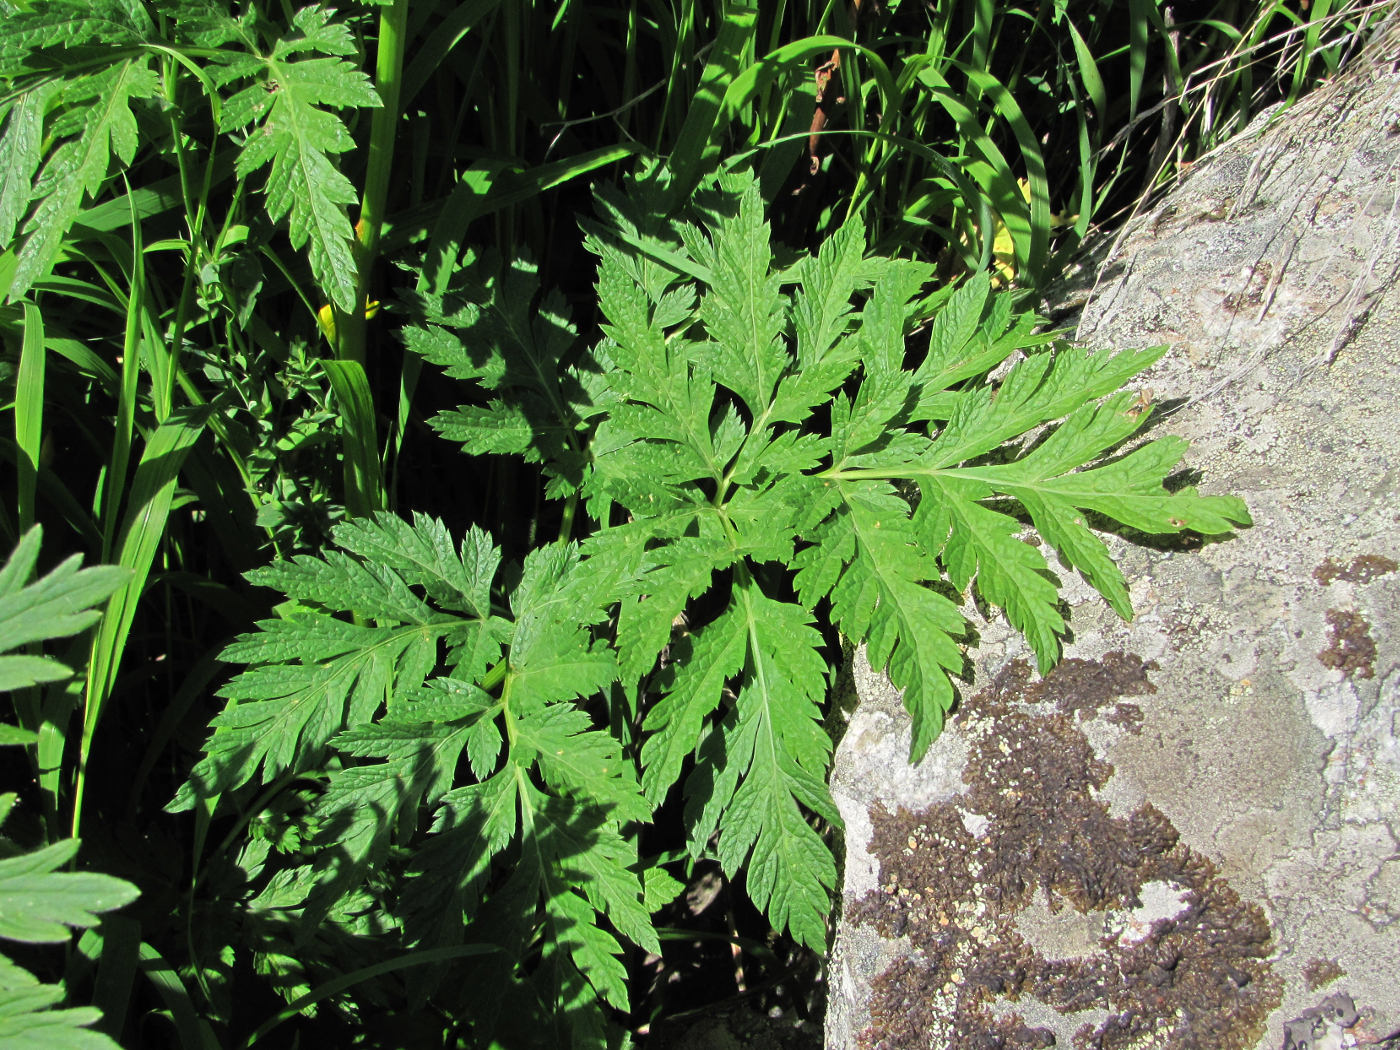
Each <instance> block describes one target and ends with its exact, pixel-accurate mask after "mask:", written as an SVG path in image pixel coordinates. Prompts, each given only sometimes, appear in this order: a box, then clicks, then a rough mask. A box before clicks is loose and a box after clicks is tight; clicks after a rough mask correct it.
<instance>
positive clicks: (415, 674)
mask: <svg viewBox="0 0 1400 1050" xmlns="http://www.w3.org/2000/svg"><path fill="white" fill-rule="evenodd" d="M333 538H334V539H335V540H336V541H337V542H338V543H342V544H343V546H345V547H347V548H350V549H351V550H355V551H357V552H359V551H363V552H364V553H350V552H349V551H347V550H331V551H327V552H326V553H324V554H322V555H320V556H316V557H312V556H301V557H298V558H296V559H294V560H292V561H288V562H278V563H274V564H273V565H271V566H268V567H267V568H265V569H260V570H257V571H255V572H253V573H250V574H249V578H250V579H251V580H253V581H254V582H256V583H261V584H264V585H267V586H272V587H276V588H278V589H280V590H281V591H282V592H283V593H285V594H286V595H288V597H291V598H294V599H299V600H301V601H303V602H305V603H308V604H305V605H302V606H300V607H299V608H297V609H296V610H295V611H293V612H291V613H290V614H289V618H287V619H282V620H267V621H263V622H262V623H260V624H259V625H258V626H259V628H260V630H259V631H258V632H256V633H251V634H245V635H243V636H241V637H240V638H238V639H237V640H236V641H235V642H234V643H233V644H232V645H230V646H228V648H226V649H225V650H224V653H223V658H224V659H225V660H229V661H233V662H238V663H244V664H248V665H250V666H249V667H248V668H247V670H244V671H243V672H242V673H240V674H239V675H237V676H236V677H235V678H234V679H233V680H232V681H230V682H229V683H228V684H227V685H226V686H224V687H223V688H222V689H221V690H220V691H219V695H220V696H223V697H225V698H227V699H228V701H229V704H228V706H227V707H226V708H225V709H224V711H223V712H222V713H221V714H219V715H218V716H217V717H216V718H215V719H214V720H213V723H212V725H213V729H214V732H213V734H212V735H211V736H210V739H209V742H208V744H207V745H206V747H205V752H206V753H205V757H204V758H203V759H202V760H201V761H200V762H199V763H198V764H197V765H196V766H195V768H194V771H193V772H192V773H191V779H190V781H189V782H188V783H186V784H185V785H184V786H183V787H182V788H181V789H180V791H179V792H178V793H177V795H176V797H175V799H174V801H173V802H172V803H171V807H172V808H173V809H175V810H179V809H186V808H189V807H190V806H192V805H193V804H194V802H195V799H196V798H197V797H198V796H200V795H203V796H204V797H214V796H217V795H220V794H222V793H223V792H226V791H230V790H233V789H234V788H237V787H240V786H241V785H243V784H244V783H246V782H247V781H248V780H249V779H250V778H251V777H253V776H254V775H255V774H256V773H257V772H258V771H259V769H261V770H262V772H263V775H264V776H265V777H274V776H278V775H280V774H282V773H284V772H288V771H300V770H303V769H307V768H310V767H311V766H312V765H314V764H315V763H316V762H318V761H319V760H320V759H321V756H322V755H323V753H324V751H325V748H326V746H327V744H328V743H329V742H330V740H331V738H332V737H334V736H335V735H336V734H337V733H340V732H341V731H342V730H343V729H347V728H354V727H356V726H359V725H362V724H364V723H367V722H370V721H371V720H372V719H374V718H375V717H376V716H377V714H378V713H379V712H380V711H381V710H382V709H384V707H385V705H386V704H390V703H391V702H392V699H393V697H394V696H396V695H405V694H408V693H410V692H411V691H412V690H414V689H417V688H418V687H419V686H421V685H422V684H423V682H424V681H425V680H426V679H427V677H428V676H429V675H430V674H431V673H432V672H433V670H434V669H435V668H436V666H437V664H438V661H439V658H440V657H441V655H442V653H441V646H443V645H446V647H447V650H448V654H447V658H448V660H449V661H450V662H452V663H455V664H457V665H458V667H459V670H465V671H466V673H468V674H474V673H477V672H480V671H482V670H484V669H485V665H486V664H487V663H489V662H492V661H494V659H495V657H496V654H498V653H499V651H500V640H501V638H502V637H503V635H504V622H503V621H501V620H499V619H497V618H495V617H493V616H490V615H489V614H488V613H487V611H486V610H485V609H483V608H482V607H483V606H487V607H488V608H489V601H484V600H483V599H484V598H486V596H488V595H489V593H490V588H491V583H492V578H493V577H494V575H495V572H496V568H497V565H498V563H499V558H498V556H497V555H496V553H495V551H494V549H492V548H490V546H489V544H486V543H485V542H484V537H483V536H482V535H481V534H480V533H469V534H468V536H467V538H466V539H465V540H464V541H463V542H462V545H461V548H460V550H459V552H458V553H456V554H453V553H452V551H451V544H450V541H448V540H447V539H446V537H445V533H444V531H443V530H442V527H441V525H440V524H438V523H436V522H433V521H431V520H430V519H425V518H419V519H417V522H416V527H409V526H407V525H406V524H405V523H402V522H393V521H391V520H388V516H387V515H384V516H380V517H379V518H377V519H372V520H371V522H369V523H366V522H352V523H350V524H348V525H343V526H340V527H338V528H337V529H336V531H335V532H334V533H333ZM434 566H441V568H442V569H443V570H444V571H443V573H442V574H441V575H438V574H436V573H434V572H432V569H433V567H434ZM420 591H421V592H422V593H419V592H420ZM433 596H436V597H437V598H438V599H440V600H443V605H444V606H446V607H447V610H459V609H463V608H465V609H466V610H468V611H467V612H466V613H465V614H463V613H462V612H459V611H447V610H444V609H443V608H442V607H435V605H434V602H433V600H432V598H433ZM313 602H314V603H315V604H314V605H312V604H309V603H313ZM347 615H354V616H356V617H359V618H360V619H361V620H363V621H373V622H372V623H366V622H352V621H348V620H346V619H343V618H341V617H344V616H347Z"/></svg>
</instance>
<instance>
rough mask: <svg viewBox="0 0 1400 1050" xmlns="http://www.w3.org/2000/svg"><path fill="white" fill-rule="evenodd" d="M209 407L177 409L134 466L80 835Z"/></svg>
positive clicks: (93, 671)
mask: <svg viewBox="0 0 1400 1050" xmlns="http://www.w3.org/2000/svg"><path fill="white" fill-rule="evenodd" d="M210 411H211V410H210V409H209V407H208V406H201V407H199V408H178V409H176V410H175V411H173V412H171V414H170V417H169V418H168V419H167V420H166V421H165V422H164V423H162V424H161V425H160V427H159V428H158V429H157V430H156V432H155V433H154V434H153V435H152V436H151V438H150V440H149V441H147V442H146V447H145V450H144V452H143V453H142V455H141V462H140V463H139V464H137V467H136V477H135V480H134V481H133V482H132V486H131V495H130V497H129V499H128V502H127V514H126V521H125V524H124V526H123V528H122V541H121V551H120V555H119V556H118V558H117V564H118V565H121V566H123V567H124V568H128V569H130V570H131V571H132V575H131V578H130V579H128V580H127V582H126V584H125V585H124V586H123V587H121V588H120V589H119V590H118V591H117V592H116V593H115V594H114V595H112V598H111V600H110V601H109V602H108V603H107V609H106V611H105V613H104V614H103V617H102V621H101V623H100V624H99V625H98V628H97V633H96V636H95V637H94V638H93V641H92V656H91V659H90V660H89V662H88V674H87V684H86V689H85V692H84V697H83V735H82V741H81V745H80V749H79V753H78V777H77V783H76V786H75V793H74V798H73V831H74V837H77V834H76V833H77V832H78V831H79V829H80V827H81V824H82V806H83V786H84V781H85V778H86V772H87V760H88V755H89V753H90V752H91V750H92V741H93V737H94V735H95V734H96V732H97V723H98V721H99V720H100V719H101V717H102V711H103V708H104V707H105V706H106V703H107V700H108V698H109V697H110V696H111V693H112V687H113V686H114V685H115V684H116V678H117V671H118V669H119V668H120V666H121V659H122V653H123V651H124V649H125V648H126V641H127V637H128V636H129V635H130V633H131V624H132V621H133V620H134V619H135V617H136V605H137V603H138V602H139V601H140V599H141V595H142V593H143V592H144V591H145V589H146V583H147V581H148V580H149V579H150V574H151V566H152V565H153V564H154V562H155V557H156V551H157V550H158V549H159V547H160V544H161V541H162V540H163V539H164V538H165V523H166V520H167V519H168V518H169V516H170V506H171V502H172V500H173V498H174V495H175V479H176V478H177V477H178V476H179V473H180V467H181V466H182V465H183V464H184V461H185V457H186V456H187V455H188V454H189V451H190V449H191V448H193V447H194V443H195V442H196V441H197V440H198V439H199V436H200V435H201V434H202V433H203V432H204V427H205V424H206V423H207V422H208V420H209V415H210Z"/></svg>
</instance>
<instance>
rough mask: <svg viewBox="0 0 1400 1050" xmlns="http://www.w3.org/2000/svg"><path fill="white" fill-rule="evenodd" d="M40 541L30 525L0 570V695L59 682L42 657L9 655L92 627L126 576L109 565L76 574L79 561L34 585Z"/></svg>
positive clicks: (60, 671) (62, 673) (61, 673)
mask: <svg viewBox="0 0 1400 1050" xmlns="http://www.w3.org/2000/svg"><path fill="white" fill-rule="evenodd" d="M42 536H43V532H42V530H41V529H40V528H39V526H37V525H36V526H35V527H34V528H32V529H30V530H29V531H28V532H26V533H25V534H24V535H23V536H22V537H20V541H19V545H18V546H16V547H15V549H14V552H13V553H12V554H11V555H10V557H9V559H8V560H7V561H6V562H5V565H4V567H3V568H0V654H7V655H0V692H6V691H9V690H12V689H20V688H23V687H24V686H28V685H34V684H36V683H38V682H53V681H61V680H62V679H64V678H67V677H68V675H69V673H70V672H69V670H68V668H66V667H64V666H63V665H62V664H60V663H58V662H57V661H55V660H52V659H49V658H48V657H42V656H32V655H20V654H11V653H10V650H13V649H18V648H19V647H20V646H24V645H29V644H31V643H33V642H41V641H47V640H48V639H50V638H65V637H67V636H69V635H72V634H77V633H78V632H79V631H81V630H83V629H84V628H85V627H88V626H89V625H91V624H93V623H95V622H96V621H97V620H98V619H99V618H100V617H101V613H100V612H99V611H98V610H97V609H95V608H94V606H96V605H98V604H99V603H101V602H102V601H103V600H104V599H106V598H108V597H109V596H110V595H111V594H112V592H113V591H115V590H116V589H117V588H118V587H120V586H121V585H122V584H123V583H125V582H126V580H127V578H128V577H129V576H130V575H131V573H130V572H129V571H128V570H126V569H123V568H120V567H118V566H114V565H101V566H97V567H95V568H91V569H82V568H79V566H80V565H81V564H82V558H81V557H79V556H78V555H74V556H73V557H71V558H67V559H65V560H64V561H62V562H61V563H59V565H58V566H57V567H55V568H54V569H53V570H52V571H51V572H49V573H48V574H47V575H44V576H41V577H40V578H39V579H37V580H34V579H33V576H34V568H35V566H36V565H37V563H38V559H39V543H40V540H41V538H42Z"/></svg>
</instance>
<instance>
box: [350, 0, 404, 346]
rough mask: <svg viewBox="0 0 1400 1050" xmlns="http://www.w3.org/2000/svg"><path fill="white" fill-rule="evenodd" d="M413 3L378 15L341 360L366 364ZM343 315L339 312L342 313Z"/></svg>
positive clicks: (400, 2) (396, 2) (397, 5)
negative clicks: (373, 278)
mask: <svg viewBox="0 0 1400 1050" xmlns="http://www.w3.org/2000/svg"><path fill="white" fill-rule="evenodd" d="M407 30H408V0H394V2H393V3H392V4H390V5H389V6H388V7H386V8H383V9H382V12H381V14H380V16H379V44H378V48H377V53H376V55H375V68H374V86H375V90H377V91H378V92H379V98H380V100H381V101H382V102H383V103H384V105H383V106H382V107H381V108H379V109H376V110H375V111H374V116H373V117H372V118H371V121H370V129H369V157H368V160H367V162H366V164H365V188H364V194H363V195H362V197H361V198H360V221H359V222H357V223H356V224H355V234H356V236H357V238H358V240H359V244H358V248H357V250H356V252H355V256H356V263H357V266H356V270H357V273H356V277H355V307H354V309H353V310H351V311H350V312H349V314H342V315H341V316H338V317H337V318H336V356H337V357H338V358H340V359H341V360H342V361H358V362H359V363H360V364H364V362H365V304H366V302H367V301H368V297H369V282H370V275H371V272H372V271H373V269H374V262H375V258H376V256H377V255H378V253H379V230H380V227H381V226H383V224H384V205H385V201H386V200H387V199H388V196H389V177H390V175H392V174H393V166H394V136H395V133H396V132H397V131H398V126H399V93H400V90H401V88H402V86H403V55H404V48H405V46H406V44H407V42H408V41H407V36H408V33H407ZM337 313H339V311H337Z"/></svg>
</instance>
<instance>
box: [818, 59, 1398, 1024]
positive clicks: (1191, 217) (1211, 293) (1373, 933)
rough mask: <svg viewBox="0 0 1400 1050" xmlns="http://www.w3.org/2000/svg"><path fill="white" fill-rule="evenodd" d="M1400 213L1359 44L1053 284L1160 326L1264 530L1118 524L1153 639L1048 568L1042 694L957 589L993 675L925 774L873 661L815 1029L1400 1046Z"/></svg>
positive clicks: (1204, 457) (845, 797) (848, 783)
mask: <svg viewBox="0 0 1400 1050" xmlns="http://www.w3.org/2000/svg"><path fill="white" fill-rule="evenodd" d="M1392 50H1393V47H1392ZM1374 56H1375V51H1374V49H1373V51H1372V57H1373V59H1374ZM1397 232H1400V75H1397V74H1396V73H1395V72H1394V71H1393V70H1391V69H1390V68H1389V66H1387V65H1386V64H1384V63H1380V62H1377V61H1371V62H1370V63H1367V64H1364V65H1362V66H1361V67H1360V68H1359V69H1355V70H1353V72H1352V73H1351V74H1350V75H1348V76H1344V77H1343V78H1342V79H1341V80H1339V81H1338V82H1336V83H1335V84H1333V85H1331V86H1330V87H1328V88H1326V89H1324V90H1322V91H1319V92H1318V93H1316V94H1314V95H1313V96H1311V97H1310V98H1308V99H1305V100H1304V101H1303V102H1301V103H1299V104H1298V105H1297V106H1295V107H1294V108H1293V109H1292V110H1290V111H1288V112H1287V113H1285V114H1283V115H1282V116H1280V117H1278V118H1277V119H1276V120H1272V121H1271V120H1269V119H1266V120H1263V121H1260V122H1258V123H1257V124H1256V125H1255V126H1254V127H1252V128H1251V129H1250V131H1248V132H1247V133H1245V134H1244V135H1242V136H1240V137H1239V138H1237V139H1236V140H1234V141H1233V142H1232V143H1230V144H1227V146H1225V147H1223V148H1222V149H1221V150H1219V151H1217V153H1216V154H1215V155H1213V156H1212V157H1210V158H1208V159H1206V160H1204V161H1202V162H1200V163H1198V164H1197V165H1196V166H1195V167H1194V168H1193V170H1192V173H1191V174H1190V176H1189V177H1188V178H1186V179H1185V180H1184V181H1183V182H1182V184H1181V185H1180V186H1179V187H1178V188H1177V189H1175V190H1174V191H1173V192H1172V193H1171V194H1169V195H1168V196H1167V197H1166V198H1165V199H1164V200H1163V201H1162V203H1161V204H1160V205H1159V206H1158V207H1157V208H1156V209H1154V210H1153V211H1151V212H1150V213H1148V214H1146V215H1143V216H1141V217H1140V218H1139V219H1138V220H1136V221H1135V222H1134V223H1133V224H1131V225H1130V227H1129V229H1128V230H1127V231H1126V235H1125V236H1124V237H1123V238H1122V239H1121V241H1120V242H1119V243H1117V244H1116V245H1113V246H1111V247H1112V250H1111V252H1110V251H1108V250H1107V246H1106V249H1105V250H1104V251H1102V252H1101V253H1100V255H1099V257H1097V258H1091V259H1090V260H1089V262H1088V263H1086V265H1085V267H1084V269H1083V271H1082V275H1081V276H1080V278H1079V280H1080V282H1081V291H1080V293H1079V294H1078V295H1077V296H1076V293H1075V292H1074V291H1073V289H1072V288H1070V289H1068V290H1066V291H1063V292H1062V293H1061V296H1062V297H1061V300H1060V301H1061V302H1064V301H1075V300H1076V299H1078V300H1079V301H1081V302H1084V303H1085V304H1086V305H1084V307H1083V312H1082V317H1081V319H1080V322H1079V336H1080V338H1082V339H1084V340H1086V341H1087V342H1089V343H1091V344H1093V345H1101V346H1108V347H1117V346H1140V345H1148V344H1155V343H1163V342H1165V343H1170V344H1171V345H1172V347H1173V349H1172V352H1171V353H1169V354H1168V355H1167V356H1166V357H1165V358H1164V359H1163V360H1162V361H1161V362H1160V363H1159V364H1158V365H1157V366H1155V367H1154V369H1153V370H1152V372H1151V373H1150V374H1148V375H1146V376H1145V377H1143V379H1142V385H1143V386H1145V387H1146V388H1149V389H1150V390H1151V391H1152V396H1153V398H1154V400H1155V402H1156V403H1157V404H1159V405H1160V406H1162V408H1163V411H1162V412H1161V413H1160V414H1159V417H1158V420H1157V422H1156V423H1155V427H1156V432H1157V433H1176V434H1181V435H1183V436H1185V437H1187V438H1189V439H1190V440H1191V441H1192V451H1191V454H1190V455H1189V457H1188V461H1187V465H1188V466H1189V467H1190V468H1191V469H1193V470H1195V471H1198V472H1199V473H1200V482H1199V484H1200V488H1201V489H1202V491H1204V492H1220V493H1225V492H1228V493H1234V494H1237V495H1240V496H1242V497H1243V498H1244V499H1245V501H1246V502H1247V504H1248V505H1249V507H1250V511H1251V513H1252V514H1253V516H1254V520H1255V525H1254V527H1253V528H1251V529H1246V530H1242V531H1241V532H1240V533H1239V534H1238V535H1237V536H1235V537H1234V538H1231V539H1229V540H1227V541H1224V542H1219V543H1210V544H1206V545H1200V546H1198V548H1197V549H1183V547H1182V546H1180V545H1177V546H1175V547H1173V546H1170V545H1163V546H1158V547H1140V546H1132V545H1129V544H1127V543H1123V542H1116V543H1115V547H1114V551H1115V556H1116V557H1118V558H1119V559H1120V563H1121V564H1122V566H1123V569H1124V572H1125V574H1126V576H1127V578H1128V579H1129V581H1130V582H1131V583H1132V597H1133V605H1134V608H1135V610H1136V614H1137V615H1136V618H1135V619H1134V621H1133V622H1132V623H1123V622H1121V621H1119V620H1118V619H1117V618H1116V617H1114V615H1113V614H1112V613H1111V612H1110V611H1109V610H1108V609H1107V608H1106V607H1105V606H1104V605H1103V604H1102V602H1100V601H1099V600H1098V599H1097V598H1096V596H1095V595H1094V594H1093V592H1092V591H1091V590H1090V589H1089V588H1088V586H1087V585H1086V584H1084V583H1083V581H1081V580H1079V579H1078V578H1077V577H1075V576H1074V575H1073V574H1071V573H1068V572H1063V571H1062V572H1061V576H1062V578H1063V580H1064V583H1065V596H1066V598H1067V600H1068V601H1069V602H1070V604H1071V605H1072V606H1073V620H1072V624H1073V630H1074V635H1073V638H1072V640H1071V642H1070V644H1068V645H1067V647H1066V656H1067V657H1068V658H1069V659H1067V661H1066V663H1065V664H1064V665H1062V667H1061V669H1059V670H1057V671H1056V672H1055V673H1054V674H1052V675H1051V676H1049V677H1047V678H1046V679H1045V680H1044V681H1037V680H1035V678H1034V676H1033V674H1031V673H1030V672H1029V671H1027V670H1025V667H1026V664H1025V663H1024V661H1025V658H1026V657H1027V655H1028V653H1027V650H1026V647H1025V646H1024V644H1023V643H1022V642H1021V641H1020V639H1019V638H1018V637H1017V636H1016V635H1015V634H1014V633H1013V632H1012V631H1010V629H1009V628H1008V627H1007V626H1006V624H1005V622H1004V620H1002V619H997V618H994V619H993V620H991V621H987V620H984V619H982V618H981V616H980V615H979V614H978V613H977V612H976V610H975V609H972V608H971V607H969V615H970V616H971V618H972V620H973V623H974V626H975V628H976V629H977V631H978V633H979V635H980V642H979V646H978V648H977V650H976V652H975V653H974V654H973V655H974V657H975V679H974V681H973V683H972V684H971V685H970V686H969V687H968V688H966V689H965V690H964V698H965V699H964V702H963V703H962V705H961V706H960V708H959V710H958V712H957V714H956V715H955V716H954V717H952V718H951V719H950V722H949V725H948V728H947V729H946V730H945V731H944V734H943V736H942V737H941V738H940V739H939V740H938V741H937V742H936V743H935V745H934V748H933V751H932V752H931V754H930V755H929V757H928V758H927V759H926V760H925V761H924V762H923V763H922V764H920V765H919V766H916V767H912V768H911V767H909V766H908V764H907V762H906V761H905V759H904V756H905V755H907V752H908V734H909V727H908V720H907V718H906V716H905V714H904V712H903V709H902V706H901V704H900V701H899V697H898V694H897V692H896V691H895V690H894V689H893V688H892V687H891V686H890V684H889V682H888V681H887V680H886V679H885V678H884V677H883V676H879V675H874V674H871V673H870V672H869V670H868V668H867V666H866V664H865V661H864V657H863V655H862V654H857V656H856V658H855V675H856V685H857V691H858V693H859V696H860V704H859V705H858V707H857V708H856V710H855V712H854V713H853V715H852V717H851V721H850V725H849V727H848V729H847V732H846V734H845V737H844V739H843V740H842V742H841V744H840V747H839V748H838V751H837V756H836V764H835V769H834V772H833V775H832V789H833V792H834V794H835V796H836V799H837V802H838V805H839V806H840V808H841V811H842V814H843V816H844V817H845V820H846V868H845V886H844V899H843V904H844V908H843V912H844V915H843V919H842V921H841V923H840V925H839V928H838V934H837V941H836V949H835V954H834V956H833V960H832V965H831V986H832V991H831V999H830V1003H829V1007H828V1017H827V1046H828V1047H830V1048H833V1050H855V1048H876V1047H878V1048H881V1050H896V1048H902V1047H915V1046H917V1047H921V1048H927V1047H933V1048H936V1050H944V1048H948V1050H954V1048H956V1050H962V1048H964V1047H978V1046H984V1047H988V1048H991V1047H998V1046H1004V1047H1008V1048H1010V1047H1033V1046H1048V1045H1054V1046H1057V1047H1070V1046H1075V1047H1102V1048H1105V1050H1107V1048H1114V1050H1127V1048H1134V1050H1136V1048H1139V1047H1143V1048H1145V1047H1149V1046H1150V1047H1163V1048H1172V1050H1189V1048H1192V1047H1201V1048H1202V1050H1229V1048H1238V1050H1255V1048H1259V1050H1263V1048H1269V1050H1277V1048H1280V1047H1282V1046H1284V1045H1285V1041H1286V1040H1292V1041H1293V1043H1294V1044H1295V1045H1299V1046H1301V1045H1309V1046H1312V1047H1322V1046H1334V1045H1335V1046H1337V1047H1343V1046H1356V1045H1364V1044H1366V1043H1368V1042H1379V1041H1381V1040H1384V1039H1385V1038H1386V1037H1388V1036H1391V1035H1392V1034H1393V1033H1395V1032H1396V1030H1397V1029H1400V741H1397V731H1400V565H1398V564H1397V563H1400V496H1397V488H1400V408H1397V405H1400V400H1397V394H1400V352H1397V349H1396V348H1397V347H1400V289H1397V287H1396V285H1397V281H1396V278H1397V274H1400V236H1397ZM1091 282H1092V287H1089V285H1090V283H1091ZM1348 997H1349V998H1348ZM1343 999H1345V1001H1346V1002H1347V1003H1348V1004H1349V1006H1348V1011H1349V1012H1347V1011H1340V1010H1339V1009H1338V1007H1337V1004H1339V1003H1341V1002H1342V1000H1343ZM1309 1011H1312V1012H1309ZM1329 1011H1330V1012H1329ZM1314 1029H1316V1031H1314ZM1308 1033H1311V1034H1308ZM997 1039H1000V1040H1001V1041H1000V1042H998V1041H996V1040H997ZM1300 1040H1311V1042H1307V1043H1306V1044H1305V1043H1304V1042H1300Z"/></svg>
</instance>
